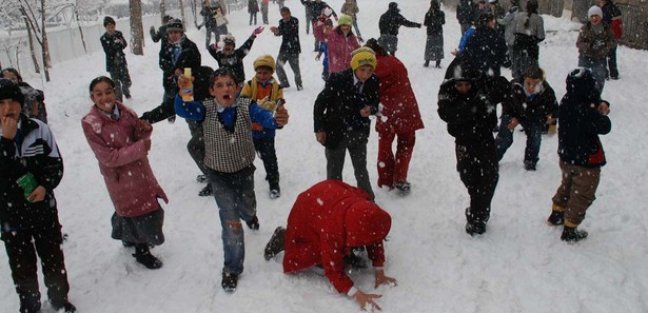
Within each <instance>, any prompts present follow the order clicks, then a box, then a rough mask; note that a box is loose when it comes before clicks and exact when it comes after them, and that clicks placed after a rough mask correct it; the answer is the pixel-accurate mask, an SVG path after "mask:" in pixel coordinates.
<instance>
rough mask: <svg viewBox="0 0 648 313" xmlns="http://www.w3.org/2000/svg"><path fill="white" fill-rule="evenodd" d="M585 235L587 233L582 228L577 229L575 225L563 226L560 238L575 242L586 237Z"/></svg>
mask: <svg viewBox="0 0 648 313" xmlns="http://www.w3.org/2000/svg"><path fill="white" fill-rule="evenodd" d="M587 235H588V233H587V232H586V231H584V230H578V229H576V227H568V226H564V227H563V232H562V235H560V239H561V240H564V241H567V242H577V241H580V240H582V239H585V238H587Z"/></svg>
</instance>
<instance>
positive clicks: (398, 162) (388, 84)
mask: <svg viewBox="0 0 648 313" xmlns="http://www.w3.org/2000/svg"><path fill="white" fill-rule="evenodd" d="M367 47H369V48H371V49H373V50H374V51H375V52H376V58H377V60H378V65H377V66H376V71H375V74H376V76H378V79H379V80H380V85H379V86H380V87H379V88H380V89H379V94H380V103H381V104H382V107H381V108H380V112H379V114H380V117H379V118H377V119H376V132H378V135H379V140H378V163H377V164H378V186H379V187H382V186H385V187H387V188H389V189H392V188H396V189H398V190H399V191H400V192H401V193H402V194H403V195H406V194H408V193H409V191H410V183H409V182H408V181H407V172H408V170H409V163H410V160H411V159H412V151H413V149H414V143H415V142H416V135H415V132H416V130H418V129H422V128H423V127H424V126H423V121H422V120H421V113H420V112H419V108H418V103H417V102H416V96H415V95H414V91H413V90H412V85H411V83H410V80H409V76H408V74H407V68H405V65H403V63H401V61H400V60H398V59H397V58H396V57H394V56H391V55H389V54H387V52H386V51H385V50H384V49H383V48H382V47H381V46H380V45H379V44H378V41H377V40H376V39H373V38H372V39H369V40H368V41H367ZM396 137H398V139H397V146H396V157H394V153H393V152H392V143H393V142H394V139H395V138H396Z"/></svg>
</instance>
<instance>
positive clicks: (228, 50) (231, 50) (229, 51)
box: [223, 43, 234, 55]
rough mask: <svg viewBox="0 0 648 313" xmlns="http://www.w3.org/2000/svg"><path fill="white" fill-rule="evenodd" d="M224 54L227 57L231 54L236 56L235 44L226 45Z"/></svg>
mask: <svg viewBox="0 0 648 313" xmlns="http://www.w3.org/2000/svg"><path fill="white" fill-rule="evenodd" d="M223 53H224V54H225V55H231V54H234V45H233V44H230V43H228V44H225V46H224V47H223Z"/></svg>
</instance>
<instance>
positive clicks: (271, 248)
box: [263, 226, 286, 261]
mask: <svg viewBox="0 0 648 313" xmlns="http://www.w3.org/2000/svg"><path fill="white" fill-rule="evenodd" d="M285 236H286V229H285V228H283V227H281V226H279V227H277V228H276V229H275V231H274V233H272V237H270V241H268V243H267V244H266V246H265V249H264V250H263V258H265V259H266V261H270V259H272V258H273V257H274V256H275V255H277V254H279V252H281V251H283V250H284V238H285Z"/></svg>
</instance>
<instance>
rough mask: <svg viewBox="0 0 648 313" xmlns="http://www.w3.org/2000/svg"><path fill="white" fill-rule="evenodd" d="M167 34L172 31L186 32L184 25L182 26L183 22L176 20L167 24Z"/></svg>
mask: <svg viewBox="0 0 648 313" xmlns="http://www.w3.org/2000/svg"><path fill="white" fill-rule="evenodd" d="M166 31H167V32H171V31H178V32H184V25H182V20H180V19H174V20H172V21H170V22H169V23H167V29H166Z"/></svg>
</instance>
